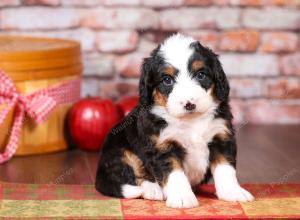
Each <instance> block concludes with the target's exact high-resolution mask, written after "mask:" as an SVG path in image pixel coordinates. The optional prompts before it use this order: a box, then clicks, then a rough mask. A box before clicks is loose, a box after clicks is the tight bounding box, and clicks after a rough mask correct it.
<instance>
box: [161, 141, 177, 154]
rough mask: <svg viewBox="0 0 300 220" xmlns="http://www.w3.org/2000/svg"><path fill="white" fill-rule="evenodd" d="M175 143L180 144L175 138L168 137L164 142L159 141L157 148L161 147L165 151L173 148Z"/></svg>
mask: <svg viewBox="0 0 300 220" xmlns="http://www.w3.org/2000/svg"><path fill="white" fill-rule="evenodd" d="M156 140H157V139H156ZM156 143H157V142H156ZM174 145H179V146H180V144H179V143H178V142H177V141H175V140H173V139H166V140H164V141H163V142H162V143H157V144H156V148H157V149H159V150H160V151H162V152H165V151H168V150H170V148H172V147H173V146H174Z"/></svg>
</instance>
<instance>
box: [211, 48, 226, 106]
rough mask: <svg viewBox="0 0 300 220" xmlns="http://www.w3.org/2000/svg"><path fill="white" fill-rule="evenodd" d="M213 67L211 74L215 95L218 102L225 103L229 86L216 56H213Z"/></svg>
mask: <svg viewBox="0 0 300 220" xmlns="http://www.w3.org/2000/svg"><path fill="white" fill-rule="evenodd" d="M213 66H214V67H213V71H214V73H213V74H214V76H215V94H216V96H217V98H218V99H219V100H220V101H222V102H224V101H227V100H228V97H229V91H230V86H229V83H228V80H227V77H226V75H225V72H224V70H223V67H222V64H221V62H220V61H219V59H218V56H217V55H216V54H214V65H213Z"/></svg>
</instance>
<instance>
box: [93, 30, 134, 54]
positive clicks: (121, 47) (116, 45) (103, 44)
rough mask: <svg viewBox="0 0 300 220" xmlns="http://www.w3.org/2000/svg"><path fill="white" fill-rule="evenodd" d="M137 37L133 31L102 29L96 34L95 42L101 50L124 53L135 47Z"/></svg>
mask: <svg viewBox="0 0 300 220" xmlns="http://www.w3.org/2000/svg"><path fill="white" fill-rule="evenodd" d="M138 38H139V36H138V34H137V33H136V32H135V31H102V32H99V33H98V34H97V38H96V44H97V48H98V49H99V50H100V51H101V52H116V53H124V52H129V51H132V50H135V49H136V47H137V44H138Z"/></svg>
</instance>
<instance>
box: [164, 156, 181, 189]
mask: <svg viewBox="0 0 300 220" xmlns="http://www.w3.org/2000/svg"><path fill="white" fill-rule="evenodd" d="M169 161H170V166H171V169H170V173H172V172H173V171H176V170H183V168H182V163H181V162H180V161H178V159H177V158H174V157H173V158H170V159H169ZM170 173H168V175H166V176H164V178H163V180H162V182H161V185H162V186H165V185H166V184H167V180H168V177H169V174H170Z"/></svg>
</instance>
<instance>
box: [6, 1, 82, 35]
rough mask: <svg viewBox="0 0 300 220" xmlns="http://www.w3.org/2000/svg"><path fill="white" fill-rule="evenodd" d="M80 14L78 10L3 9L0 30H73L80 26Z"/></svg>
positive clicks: (43, 8)
mask: <svg viewBox="0 0 300 220" xmlns="http://www.w3.org/2000/svg"><path fill="white" fill-rule="evenodd" d="M80 13H81V10H80V9H74V8H45V7H34V8H32V7H24V8H9V9H3V10H2V12H1V18H0V20H1V23H0V28H1V29H4V30H8V29H20V30H34V29H44V30H46V29H64V28H74V27H78V26H79V24H80ZM24 18H26V19H24Z"/></svg>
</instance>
